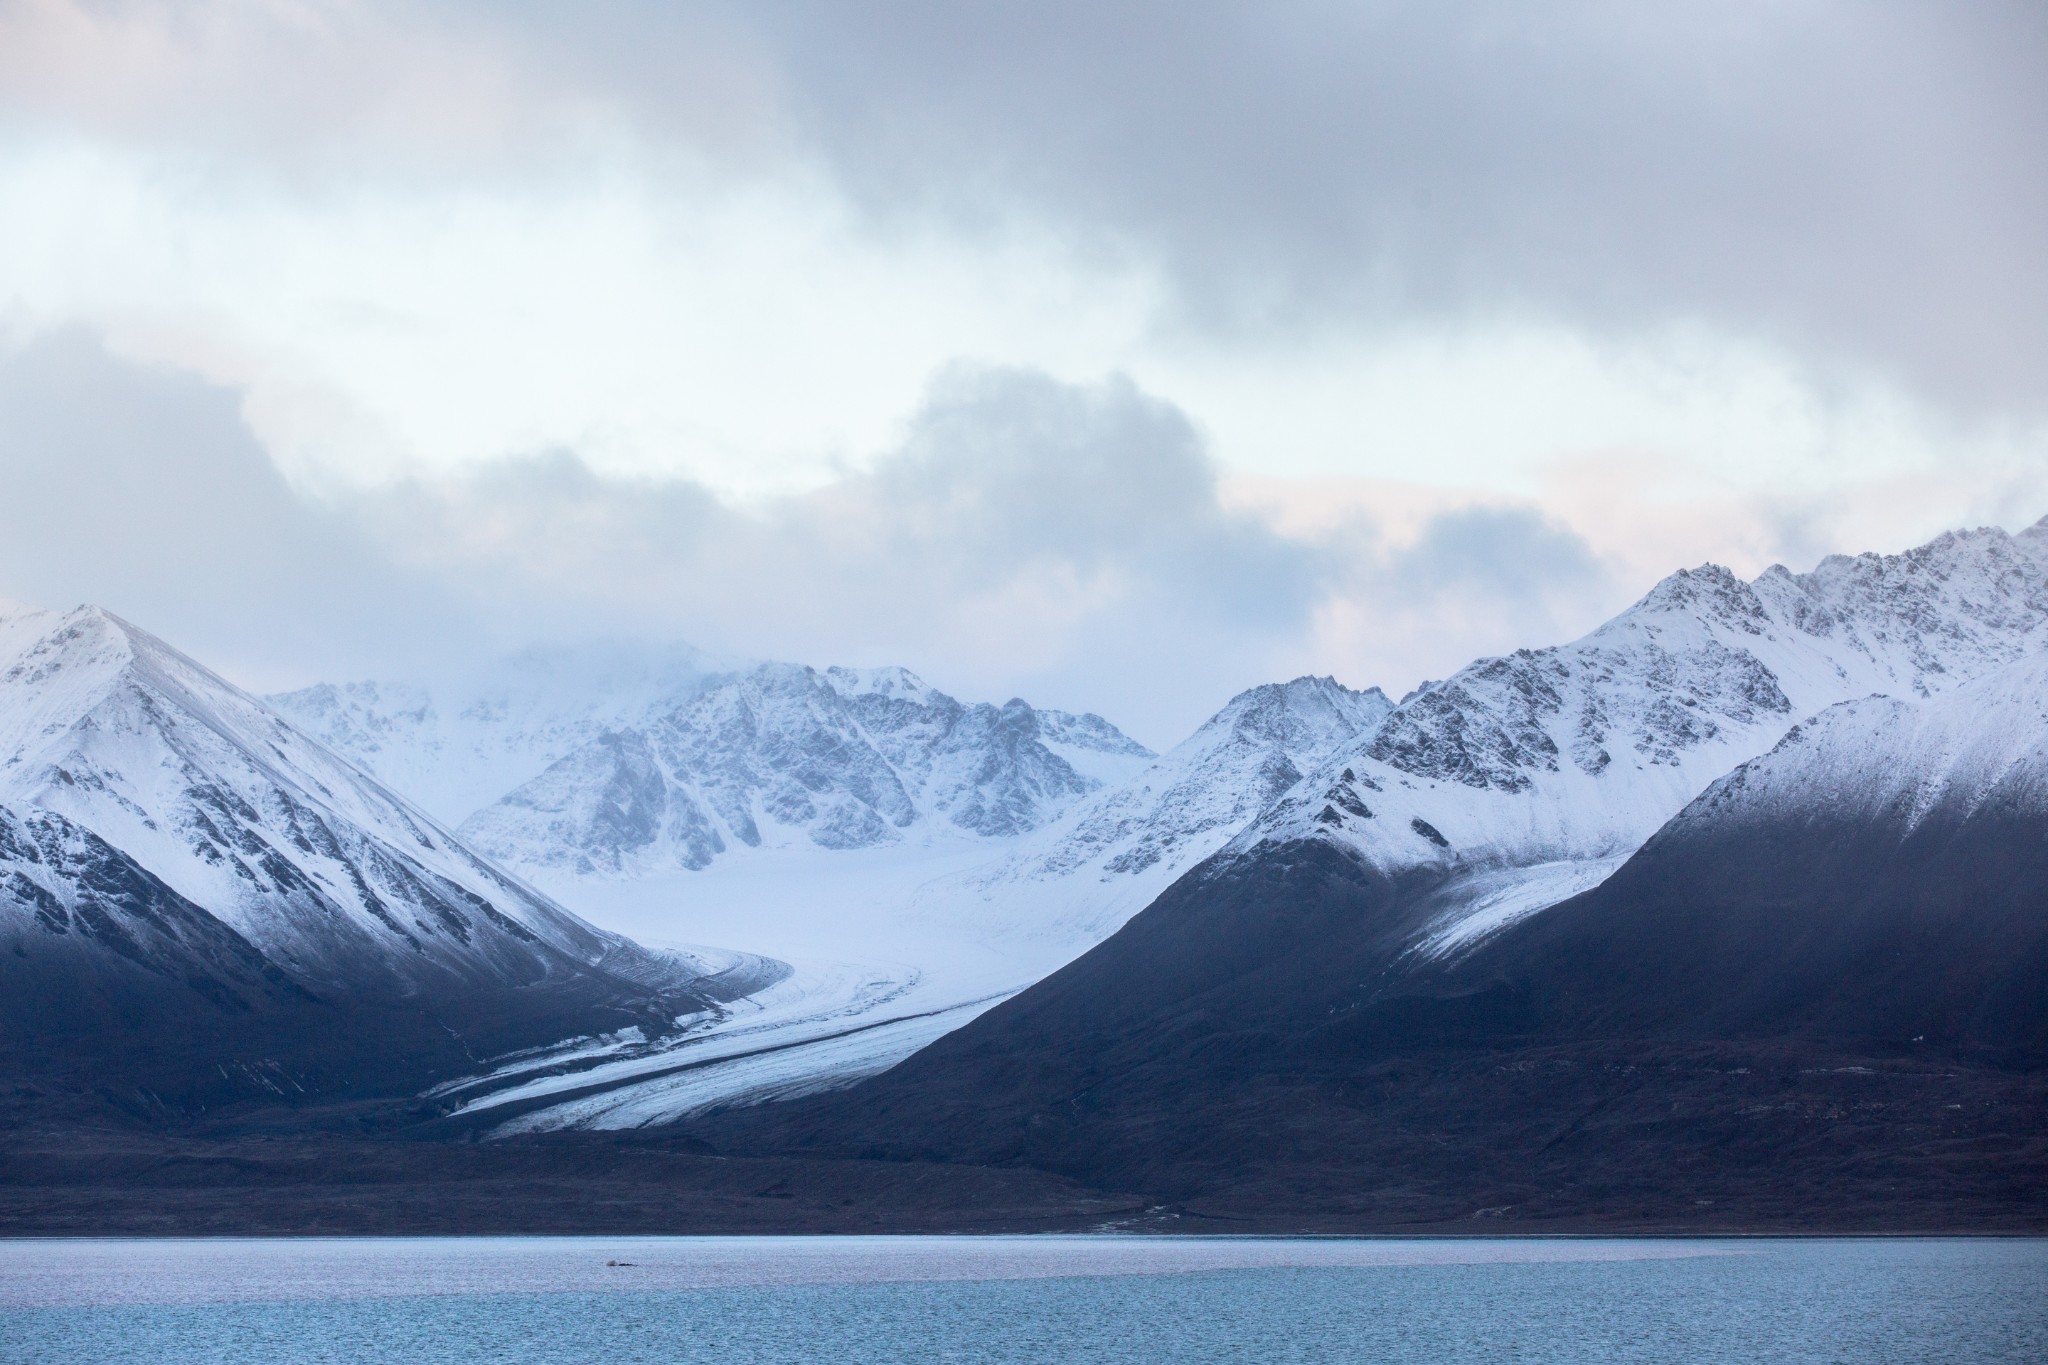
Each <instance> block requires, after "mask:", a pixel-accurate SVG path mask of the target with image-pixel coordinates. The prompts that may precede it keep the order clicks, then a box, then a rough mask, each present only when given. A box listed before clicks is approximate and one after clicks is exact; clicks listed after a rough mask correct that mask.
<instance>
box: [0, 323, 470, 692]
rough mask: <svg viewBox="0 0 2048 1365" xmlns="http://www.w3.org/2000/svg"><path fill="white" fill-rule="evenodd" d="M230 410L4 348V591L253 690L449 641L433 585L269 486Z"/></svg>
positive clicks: (222, 403) (99, 355)
mask: <svg viewBox="0 0 2048 1365" xmlns="http://www.w3.org/2000/svg"><path fill="white" fill-rule="evenodd" d="M238 401H239V399H238V395H236V394H234V393H232V392H228V391H225V390H222V389H220V388H217V387H214V386H212V385H209V384H206V383H203V382H201V381H199V380H197V379H194V378H192V377H191V376H189V375H181V374H175V373H171V372H167V371H161V370H155V369H151V368H148V367H143V366H137V365H132V364H128V363H125V362H123V361H119V360H116V359H114V358H112V357H110V356H109V355H108V354H107V353H106V352H105V351H104V350H103V349H102V348H101V347H100V346H99V345H98V343H97V342H96V341H95V340H93V339H92V338H91V337H89V336H86V335H84V334H81V333H77V332H66V333H60V334H57V335H54V336H48V337H44V338H42V339H41V340H39V341H37V342H35V343H33V344H30V345H27V346H24V347H20V348H18V349H15V350H13V351H11V352H0V595H5V596H8V597H12V598H15V599H17V600H20V601H25V602H30V603H34V604H37V605H42V606H51V607H60V608H61V607H69V606H72V605H75V604H77V603H79V602H85V601H91V602H96V603H98V604H100V605H103V606H106V607H109V608H111V609H113V610H114V611H117V612H119V613H121V614H122V615H124V616H128V617H130V618H132V619H134V620H135V621H136V622H137V623H138V624H141V625H144V626H146V627H151V628H154V629H157V630H159V631H161V632H163V633H165V634H167V635H169V636H170V638H171V640H172V642H173V643H175V644H178V645H180V646H181V647H183V648H185V649H187V650H189V651H192V652H194V653H196V654H198V655H199V656H200V657H201V658H202V660H205V661H210V662H213V663H214V664H215V665H216V666H219V667H226V668H229V669H231V670H234V671H237V672H238V673H239V674H240V676H241V677H242V678H243V679H244V680H245V681H248V682H251V683H255V684H258V685H261V684H262V683H264V682H265V681H266V680H268V679H271V678H274V677H283V676H288V675H290V674H291V673H294V672H297V671H300V670H306V669H312V670H323V669H327V668H334V667H342V666H346V665H348V664H351V663H354V662H355V661H357V660H359V659H361V658H363V657H364V656H365V654H366V653H370V652H382V653H385V656H386V657H403V656H404V655H405V653H406V649H407V646H410V647H411V648H412V650H413V651H414V653H415V655H416V654H417V651H418V650H419V648H420V647H421V646H422V645H423V643H424V642H425V641H427V640H429V639H432V638H433V637H434V636H436V635H437V634H441V633H443V632H453V633H452V634H451V635H450V636H449V638H450V639H451V641H455V640H460V639H461V638H462V636H461V632H460V631H459V630H458V629H457V627H458V626H459V622H458V621H457V620H456V619H455V618H454V617H453V616H452V615H451V614H450V612H449V610H448V607H447V604H446V603H445V602H441V601H438V600H436V597H435V594H434V592H433V589H432V585H431V584H423V583H420V582H417V581H412V580H409V579H407V578H405V577H404V576H402V575H399V574H397V573H395V572H394V571H393V570H392V569H391V567H390V566H389V565H388V564H387V563H386V562H385V560H384V557H383V556H382V554H381V552H379V551H378V549H377V548H376V546H375V544H374V543H373V542H372V541H371V539H370V538H369V537H368V536H367V535H366V534H365V533H364V531H363V530H362V528H361V527H359V526H358V525H355V524H353V523H352V522H351V521H350V520H349V519H348V518H347V517H345V516H342V515H339V514H337V513H335V512H333V511H331V510H328V509H324V508H322V507H320V506H319V505H318V504H315V503H309V502H307V501H306V500H304V499H303V498H301V497H299V496H298V495H297V494H295V493H294V492H293V490H292V489H291V488H290V487H289V486H288V485H287V484H286V483H285V481H284V480H283V479H282V478H281V477H279V475H278V472H277V469H276V467H275V466H274V465H273V464H272V462H271V459H270V457H269V455H268V454H267V453H266V452H265V451H264V450H263V448H262V447H261V446H260V445H258V444H257V442H256V441H255V440H254V438H253V437H252V436H251V435H250V434H249V431H248V428H247V427H246V426H245V425H244V424H243V422H242V420H241V417H240V414H239V411H238ZM394 646H395V647H394Z"/></svg>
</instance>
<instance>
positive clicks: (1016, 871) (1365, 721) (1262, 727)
mask: <svg viewBox="0 0 2048 1365" xmlns="http://www.w3.org/2000/svg"><path fill="white" fill-rule="evenodd" d="M1393 709H1394V704H1393V703H1392V702H1391V701H1389V700H1387V697H1386V694H1385V693H1383V692H1381V691H1380V690H1379V689H1378V688H1377V687H1373V688H1368V689H1367V690H1365V691H1363V692H1356V691H1353V690H1352V689H1350V688H1348V687H1346V686H1344V685H1343V684H1342V683H1340V682H1338V681H1337V680H1336V679H1334V678H1296V679H1295V680H1294V681H1293V682H1286V683H1267V684H1265V685H1264V686H1260V687H1254V688H1251V689H1249V690H1248V691H1245V692H1240V693H1239V694H1238V695H1237V696H1235V697H1232V698H1231V699H1230V701H1229V703H1228V704H1226V705H1225V706H1224V708H1223V709H1222V710H1221V711H1218V712H1217V713H1216V714H1215V715H1214V716H1211V717H1210V718H1209V719H1208V720H1207V721H1205V722H1203V724H1202V726H1201V728H1200V729H1198V730H1196V731H1195V733H1194V734H1192V735H1190V736H1189V737H1188V738H1187V739H1185V740H1183V741H1182V742H1181V743H1180V744H1178V745H1176V746H1175V747H1174V748H1173V749H1172V750H1170V751H1169V752H1168V753H1166V754H1165V755H1164V756H1162V757H1161V758H1160V759H1159V761H1158V762H1156V763H1154V764H1152V765H1151V766H1150V767H1147V768H1146V769H1144V770H1143V771H1142V772H1140V773H1139V774H1137V776H1135V777H1133V778H1132V779H1131V780H1130V781H1128V782H1126V783H1124V784H1123V785H1121V786H1118V787H1116V788H1113V789H1112V790H1109V791H1105V792H1103V793H1102V794H1101V795H1099V796H1096V797H1094V798H1092V799H1090V800H1089V801H1088V802H1087V803H1086V804H1084V805H1083V806H1082V807H1081V808H1080V809H1078V810H1077V811H1076V812H1075V813H1074V816H1073V818H1072V819H1071V820H1069V821H1067V822H1066V823H1065V824H1063V825H1062V826H1061V828H1060V831H1059V834H1058V837H1057V838H1056V839H1054V840H1052V841H1051V846H1050V847H1048V848H1043V849H1035V848H1034V849H1031V850H1027V851H1025V852H1023V853H1021V854H1020V855H1019V856H1018V857H1017V859H1015V860H1014V861H1013V862H1012V863H1011V864H1009V865H1007V866H1006V867H1005V868H1004V869H1003V871H1002V874H1001V875H1004V876H1009V877H1023V878H1039V879H1042V878H1045V877H1057V876H1066V875H1069V874H1073V873H1077V872H1080V871H1082V870H1083V869H1088V870H1089V871H1090V872H1092V873H1093V874H1094V875H1096V876H1097V877H1098V878H1109V877H1117V876H1133V875H1136V874H1138V873H1141V872H1143V871H1145V870H1146V869H1148V868H1151V867H1153V866H1155V865H1157V864H1160V863H1162V862H1164V863H1166V864H1167V865H1168V866H1169V867H1171V868H1172V869H1174V870H1176V871H1181V870H1185V869H1186V868H1188V867H1190V866H1192V865H1193V864H1194V863H1195V862H1199V861H1200V860H1201V859H1202V858H1205V857H1207V856H1208V855H1209V854H1211V853H1213V852H1215V851H1216V850H1217V849H1218V848H1220V847H1222V846H1223V844H1224V843H1225V842H1227V841H1228V840H1229V839H1230V837H1231V836H1232V835H1234V834H1235V833H1236V832H1237V831H1238V830H1240V829H1242V828H1244V826H1245V824H1246V823H1247V822H1248V821H1250V820H1251V819H1252V817H1253V816H1255V815H1257V814H1259V813H1260V812H1261V811H1263V810H1264V809H1265V808H1266V807H1267V806H1269V805H1271V804H1272V803H1273V802H1274V801H1275V800H1277V799H1278V798H1279V797H1280V796H1281V795H1283V794H1284V793H1286V792H1287V791H1288V790H1289V789H1290V788H1292V787H1293V786H1294V784H1295V783H1297V782H1299V781H1300V780H1301V778H1302V774H1303V773H1304V772H1307V771H1308V770H1310V769H1312V768H1314V767H1316V766H1317V765H1318V764H1320V763H1321V762H1322V761H1323V760H1324V759H1326V758H1328V757H1329V755H1330V754H1331V753H1333V752H1334V751H1335V750H1337V749H1338V748H1339V747H1340V746H1342V745H1343V744H1345V743H1346V742H1347V741H1349V740H1353V739H1355V738H1357V737H1358V736H1360V735H1362V734H1364V733H1366V732H1368V731H1370V730H1372V729H1373V728H1374V727H1376V726H1378V725H1379V724H1380V722H1381V721H1383V720H1384V719H1385V718H1386V716H1387V714H1388V713H1389V712H1391V711H1392V710H1393Z"/></svg>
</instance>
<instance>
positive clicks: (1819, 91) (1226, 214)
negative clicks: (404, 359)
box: [749, 0, 2048, 415]
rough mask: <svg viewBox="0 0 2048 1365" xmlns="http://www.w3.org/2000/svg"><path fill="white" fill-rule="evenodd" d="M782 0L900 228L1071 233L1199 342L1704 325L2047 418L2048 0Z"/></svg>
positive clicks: (786, 43) (808, 109) (1975, 402)
mask: <svg viewBox="0 0 2048 1365" xmlns="http://www.w3.org/2000/svg"><path fill="white" fill-rule="evenodd" d="M749 9H750V12H752V13H754V14H756V15H757V16H758V17H759V23H760V26H761V27H762V28H763V29H764V30H766V31H767V34H768V37H767V42H768V43H769V44H770V45H771V50H772V52H773V53H774V57H775V60H776V62H777V64H778V67H779V69H780V70H781V72H782V75H783V80H784V83H785V90H786V100H787V102H788V104H789V107H790V108H791V109H792V110H793V111H794V116H795V118H796V121H797V126H798V127H799V128H800V129H801V132H802V136H803V137H804V138H805V139H806V140H807V142H808V144H809V145H811V146H813V147H815V148H817V149H819V151H820V152H821V154H822V155H823V156H825V157H826V158H828V159H829V162H830V164H831V165H832V166H833V167H835V169H836V170H837V171H838V173H839V174H840V175H841V176H842V177H843V179H844V181H845V183H846V184H848V185H849V186H850V187H851V189H852V191H853V192H854V193H855V194H856V195H857V196H859V198H860V199H861V200H862V201H863V202H865V203H867V204H868V205H869V206H870V207H871V208H872V209H873V210H874V211H875V212H876V213H877V214H878V215H881V216H884V217H895V218H898V219H900V218H902V217H903V216H905V214H906V212H909V213H919V212H929V211H934V210H937V211H944V212H952V213H954V214H956V215H958V216H959V217H960V219H961V220H962V221H966V222H971V221H973V220H974V219H975V218H976V217H977V216H979V217H982V218H991V217H994V218H1000V216H1001V215H1003V214H1004V213H1005V212H1015V211H1017V208H1018V206H1020V205H1022V206H1028V207H1029V208H1030V209H1033V210H1036V211H1041V212H1045V213H1050V214H1054V215H1057V216H1059V217H1060V218H1061V219H1062V220H1064V221H1066V222H1067V223H1069V224H1070V225H1071V226H1072V227H1073V229H1074V230H1076V231H1079V232H1083V233H1088V234H1091V235H1092V236H1094V237H1095V238H1096V239H1098V240H1099V241H1101V242H1102V243H1103V244H1104V247H1105V249H1106V250H1116V249H1123V250H1128V251H1135V252H1141V253H1147V254H1156V255H1157V256H1158V257H1159V258H1161V259H1163V260H1164V261H1165V262H1167V263H1168V265H1169V268H1170V270H1171V272H1172V275H1173V278H1174V279H1175V281H1176V282H1177V285H1178V288H1179V290H1180V295H1181V301H1182V304H1183V307H1184V310H1185V315H1186V316H1187V317H1188V318H1189V319H1190V320H1192V321H1193V322H1195V323H1197V324H1200V325H1208V326H1215V327H1224V328H1232V327H1236V328H1245V327H1252V328H1256V327H1258V326H1261V325H1268V326H1271V325H1288V326H1300V325H1305V326H1324V325H1332V324H1356V323H1358V322H1361V321H1364V322H1374V321H1378V322H1381V323H1384V322H1386V321H1387V320H1389V319H1399V318H1403V317H1413V316H1427V317H1433V318H1445V317H1453V318H1454V317H1461V316H1466V317H1469V316H1473V315H1475V314H1476V315H1482V316H1484V315H1497V314H1501V313H1507V314H1510V315H1512V314H1515V313H1538V314H1548V315H1552V316H1561V317H1565V318H1569V319H1572V320H1575V321H1576V322H1578V323H1581V324H1586V325H1592V326H1596V327H1609V326H1611V327H1621V328H1642V327H1645V326H1648V327H1656V326H1661V325H1664V324H1667V323H1669V322H1672V321H1673V320H1695V319H1699V320H1705V321H1708V322H1710V323H1712V324H1714V325H1718V326H1723V327H1727V328H1729V329H1730V330H1732V331H1734V332H1736V333H1738V334H1749V335H1757V336H1762V337H1766V338H1768V339H1770V340H1773V341H1777V342H1781V343H1784V344H1788V345H1790V346H1792V347H1793V348H1794V349H1796V350H1798V351H1801V352H1804V353H1807V354H1809V355H1810V356H1811V357H1812V358H1813V359H1815V360H1816V361H1817V362H1819V363H1821V364H1823V365H1826V364H1829V363H1832V362H1834V361H1835V360H1837V359H1839V358H1847V359H1848V360H1849V361H1850V362H1852V363H1854V364H1859V365H1872V366H1876V367H1880V368H1882V369H1884V370H1887V371H1890V372H1892V373H1894V374H1896V375H1898V376H1901V377H1903V378H1904V379H1906V380H1907V381H1909V382H1910V383H1912V384H1914V385H1916V386H1917V387H1919V388H1920V389H1921V390H1922V391H1923V392H1928V393H1933V394H1936V395H1938V396H1940V397H1941V398H1943V399H1945V400H1948V401H1951V402H1954V403H1957V404H1961V405H1963V406H1965V407H1971V408H1975V407H1980V406H1983V405H1989V406H1991V407H1994V408H2003V409H2013V408H2017V409H2020V410H2023V411H2026V412H2028V413H2032V414H2036V415H2038V414H2040V413H2042V412H2043V411H2048V398H2044V395H2043V392H2042V390H2041V388H2040V386H2039V383H2038V375H2039V373H2040V372H2041V370H2042V368H2043V364H2044V362H2048V307H2044V305H2048V260H2044V258H2043V256H2042V254H2041V253H2040V251H2039V250H2038V242H2039V241H2040V238H2041V234H2042V232H2043V230H2044V229H2048V177H2043V176H2042V175H2041V174H2040V166H2041V164H2042V156H2043V154H2044V148H2048V84H2044V83H2043V82H2042V81H2041V80H2040V78H2039V77H2040V72H2041V71H2042V69H2043V66H2044V63H2048V11H2044V10H2043V9H2042V8H2041V7H2040V6H2038V5H2033V4H2026V3H2004V4H1997V3H1994V4H1986V5H1973V6H1964V7H1957V6H1944V5H1934V4H1924V5H1923V4H1879V5H1869V4H1860V3H1821V4H1811V5H1800V6H1792V7H1787V6H1782V5H1770V4H1759V3H1747V4H1732V5H1731V4H1714V5H1661V6H1656V7H1651V8H1645V7H1642V6H1637V5H1628V4H1622V3H1610V2H1609V0H1590V2H1588V3H1574V4H1565V5H1546V6H1542V7H1530V6H1527V5H1521V4H1515V3H1511V2H1503V3H1482V4H1476V5H1456V6H1445V5H1431V4H1414V3H1365V4H1342V5H1339V4H1306V5H1289V6H1279V7H1272V6H1268V7H1250V6H1237V5H1194V6H1190V5H1185V4H1175V3H1170V0H1159V2H1158V3H1137V4H1125V5H1116V6H1103V5H1095V4H1087V3H1066V4H1029V5H1023V4H998V5H980V6H958V5H951V4H946V3H943V0H931V2H930V3H890V4H883V5H875V6H846V5H842V4H836V3H831V0H821V2H820V3H796V4H790V5H778V6H770V7H765V8H764V7H749ZM906 206H909V207H908V208H906Z"/></svg>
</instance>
